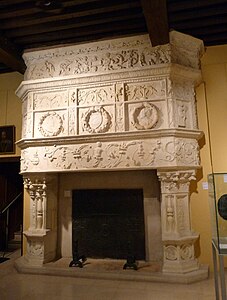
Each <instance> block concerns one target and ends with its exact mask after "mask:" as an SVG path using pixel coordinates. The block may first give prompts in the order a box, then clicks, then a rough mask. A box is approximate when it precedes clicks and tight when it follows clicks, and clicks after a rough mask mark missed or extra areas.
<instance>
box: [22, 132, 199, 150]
mask: <svg viewBox="0 0 227 300" xmlns="http://www.w3.org/2000/svg"><path fill="white" fill-rule="evenodd" d="M202 136H203V132H202V131H200V130H188V129H160V130H158V129H153V130H152V131H143V132H141V131H139V132H129V133H125V132H122V133H118V134H117V135H116V133H112V134H101V135H100V134H93V135H84V136H65V137H64V138H62V137H51V138H32V139H28V138H27V139H21V140H19V141H18V142H17V145H18V146H19V147H20V148H21V149H25V148H27V147H36V146H42V145H44V144H45V145H69V144H72V143H73V144H75V145H78V144H83V143H86V142H87V141H88V140H89V142H91V143H92V142H94V143H95V142H106V141H129V140H134V139H138V138H140V139H144V140H146V139H152V138H154V139H157V138H161V137H176V138H188V139H195V140H199V139H200V138H201V137H202Z"/></svg>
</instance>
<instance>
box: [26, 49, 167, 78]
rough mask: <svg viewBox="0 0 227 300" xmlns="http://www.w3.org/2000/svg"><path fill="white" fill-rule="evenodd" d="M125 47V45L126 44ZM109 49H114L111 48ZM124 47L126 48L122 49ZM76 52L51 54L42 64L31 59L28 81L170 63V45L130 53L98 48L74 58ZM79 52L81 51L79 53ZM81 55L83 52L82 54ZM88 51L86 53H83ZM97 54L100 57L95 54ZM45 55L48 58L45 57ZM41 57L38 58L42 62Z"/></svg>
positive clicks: (28, 63)
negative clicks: (59, 54)
mask: <svg viewBox="0 0 227 300" xmlns="http://www.w3.org/2000/svg"><path fill="white" fill-rule="evenodd" d="M122 46H123V45H122ZM107 48H112V47H111V46H109V47H107ZM122 48H124V47H122ZM73 52H74V51H73V50H72V51H70V54H69V53H67V52H65V53H64V54H63V53H62V55H61V56H60V57H59V56H57V57H55V53H54V51H53V53H52V54H51V55H48V57H46V59H45V60H43V59H41V60H40V61H39V63H37V61H36V63H34V62H32V63H31V64H30V60H29V59H27V60H26V62H27V65H28V68H27V71H26V74H25V76H26V79H38V78H46V77H56V76H67V75H74V74H77V75H80V74H89V73H92V74H93V73H97V72H98V73H106V72H109V71H117V70H119V71H120V70H127V69H132V68H141V67H147V66H151V65H155V64H164V63H170V62H171V59H170V46H169V45H163V46H157V47H153V48H152V47H141V48H139V49H138V46H137V47H136V48H134V49H128V50H127V51H125V50H121V47H120V49H118V50H117V51H116V50H114V51H111V52H110V51H109V50H107V51H100V49H99V50H97V48H95V47H94V49H93V51H91V52H90V53H86V54H85V53H83V54H82V55H81V53H80V54H76V53H75V56H74V57H76V58H74V59H72V54H73ZM75 52H77V51H75ZM79 52H80V51H79ZM83 52H85V51H83ZM95 52H96V54H95ZM44 56H45V55H44ZM39 59H40V57H39V58H38V59H37V60H39Z"/></svg>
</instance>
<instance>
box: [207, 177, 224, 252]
mask: <svg viewBox="0 0 227 300" xmlns="http://www.w3.org/2000/svg"><path fill="white" fill-rule="evenodd" d="M208 187H209V203H210V212H211V222H212V224H211V225H212V240H213V243H214V244H215V246H216V248H217V249H218V252H219V253H220V254H227V173H213V174H209V175H208Z"/></svg>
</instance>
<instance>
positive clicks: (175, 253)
mask: <svg viewBox="0 0 227 300" xmlns="http://www.w3.org/2000/svg"><path fill="white" fill-rule="evenodd" d="M158 177H159V179H160V181H161V193H162V204H161V219H162V242H163V250H164V251H163V252H164V257H163V272H172V273H186V272H191V271H194V270H197V269H198V268H199V265H198V262H197V259H196V258H195V253H194V244H195V241H196V240H197V239H198V237H199V236H198V234H196V233H193V232H192V230H191V224H190V210H189V185H190V181H191V180H195V179H196V178H195V171H194V170H181V171H166V172H165V171H160V172H158Z"/></svg>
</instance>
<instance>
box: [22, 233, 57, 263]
mask: <svg viewBox="0 0 227 300" xmlns="http://www.w3.org/2000/svg"><path fill="white" fill-rule="evenodd" d="M24 235H25V237H26V238H27V252H26V254H25V256H24V258H25V260H26V261H27V262H28V263H29V264H30V265H33V266H42V265H43V264H45V263H47V262H50V261H53V260H54V259H55V257H56V239H57V233H56V232H54V231H50V230H28V231H24Z"/></svg>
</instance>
